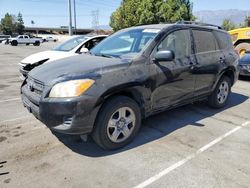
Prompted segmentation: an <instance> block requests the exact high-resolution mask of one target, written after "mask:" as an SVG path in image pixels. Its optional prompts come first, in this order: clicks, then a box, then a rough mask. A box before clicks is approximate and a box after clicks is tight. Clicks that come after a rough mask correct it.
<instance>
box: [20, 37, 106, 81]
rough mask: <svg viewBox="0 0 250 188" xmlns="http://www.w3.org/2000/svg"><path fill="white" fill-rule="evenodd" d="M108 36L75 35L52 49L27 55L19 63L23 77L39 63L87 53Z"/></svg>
mask: <svg viewBox="0 0 250 188" xmlns="http://www.w3.org/2000/svg"><path fill="white" fill-rule="evenodd" d="M107 36H108V35H97V36H88V35H84V36H77V37H73V38H71V39H69V40H67V41H65V42H64V43H62V44H60V45H58V46H57V47H55V48H54V49H52V50H49V51H44V52H39V53H36V54H33V55H30V56H28V57H26V58H25V59H23V60H22V61H21V63H19V65H20V72H21V74H22V79H24V78H25V77H26V76H27V74H28V72H29V71H31V70H32V69H33V68H35V67H37V66H39V65H42V64H44V63H49V62H51V61H54V60H58V59H62V58H65V57H70V56H75V55H79V54H81V53H87V52H88V51H89V50H90V49H92V48H93V47H94V46H95V45H97V44H98V43H99V42H101V41H102V40H103V39H104V38H106V37H107Z"/></svg>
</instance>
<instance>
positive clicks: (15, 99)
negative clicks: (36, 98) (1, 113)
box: [0, 98, 21, 103]
mask: <svg viewBox="0 0 250 188" xmlns="http://www.w3.org/2000/svg"><path fill="white" fill-rule="evenodd" d="M18 100H20V98H13V99H6V100H2V101H0V103H2V102H9V101H18ZM20 101H21V100H20Z"/></svg>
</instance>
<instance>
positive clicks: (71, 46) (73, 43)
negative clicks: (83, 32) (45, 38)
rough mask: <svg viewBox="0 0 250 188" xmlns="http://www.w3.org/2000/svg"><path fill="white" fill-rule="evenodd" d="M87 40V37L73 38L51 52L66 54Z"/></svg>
mask: <svg viewBox="0 0 250 188" xmlns="http://www.w3.org/2000/svg"><path fill="white" fill-rule="evenodd" d="M87 39H88V38H87V37H83V36H81V37H75V38H72V39H69V40H67V41H65V42H64V43H62V44H60V45H59V46H57V47H55V48H54V49H53V50H55V51H64V52H68V51H70V50H72V49H74V48H75V47H77V46H78V45H79V44H81V43H82V42H84V41H85V40H87Z"/></svg>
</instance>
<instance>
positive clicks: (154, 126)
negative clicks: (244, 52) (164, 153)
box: [52, 93, 248, 157]
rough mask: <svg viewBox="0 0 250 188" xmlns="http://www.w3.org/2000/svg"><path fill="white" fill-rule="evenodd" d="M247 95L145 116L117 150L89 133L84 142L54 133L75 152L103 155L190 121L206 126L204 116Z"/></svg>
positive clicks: (243, 99)
mask: <svg viewBox="0 0 250 188" xmlns="http://www.w3.org/2000/svg"><path fill="white" fill-rule="evenodd" d="M247 99H248V97H247V96H245V95H241V94H238V93H232V94H231V96H230V99H229V103H228V105H227V106H226V107H224V108H222V109H213V108H210V107H208V106H207V104H205V102H201V103H196V104H193V105H192V104H190V105H186V106H183V107H180V108H176V109H172V110H169V111H166V112H163V113H160V114H158V115H154V116H151V117H149V118H147V119H145V120H143V122H142V127H141V129H140V132H139V134H138V135H137V137H136V138H135V139H134V140H133V141H132V143H130V144H129V145H127V146H125V147H124V148H121V149H118V150H114V151H104V150H103V149H101V148H100V147H98V146H97V145H96V144H95V143H94V141H93V140H92V139H91V137H90V136H89V137H88V141H87V142H83V141H82V140H81V138H80V137H79V136H72V135H65V134H60V133H56V132H52V133H53V134H54V135H55V136H56V137H57V138H58V140H59V141H61V142H62V143H63V144H64V145H65V146H67V147H68V148H69V149H71V150H72V151H73V152H76V153H78V154H81V155H85V156H88V157H103V156H108V155H113V154H116V153H120V152H124V151H127V150H130V149H132V148H135V147H138V146H141V145H144V144H147V143H149V142H152V141H154V140H157V139H160V138H162V137H164V136H166V135H168V134H170V133H171V132H174V131H175V130H177V129H180V128H182V127H185V126H187V125H192V126H199V127H203V126H205V125H203V124H201V123H198V122H199V121H201V120H202V119H205V118H207V117H211V116H213V115H215V114H216V113H219V112H222V111H224V110H226V109H229V108H232V107H234V106H237V105H240V104H242V103H243V102H244V101H246V100H247Z"/></svg>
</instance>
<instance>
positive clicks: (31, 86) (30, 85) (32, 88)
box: [28, 82, 34, 91]
mask: <svg viewBox="0 0 250 188" xmlns="http://www.w3.org/2000/svg"><path fill="white" fill-rule="evenodd" d="M28 88H29V90H30V91H34V83H33V82H28Z"/></svg>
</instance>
